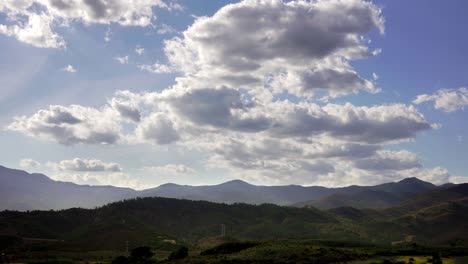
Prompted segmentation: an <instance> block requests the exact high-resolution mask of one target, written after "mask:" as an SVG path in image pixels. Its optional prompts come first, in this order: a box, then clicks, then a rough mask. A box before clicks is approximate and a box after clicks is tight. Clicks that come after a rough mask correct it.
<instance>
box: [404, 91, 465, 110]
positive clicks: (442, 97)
mask: <svg viewBox="0 0 468 264" xmlns="http://www.w3.org/2000/svg"><path fill="white" fill-rule="evenodd" d="M431 101H433V102H434V107H435V109H439V110H443V111H445V112H455V111H458V110H463V109H465V106H467V105H468V89H467V88H465V87H461V88H458V89H441V90H438V91H437V92H436V93H434V94H431V95H430V94H420V95H418V96H417V97H416V99H414V100H413V103H415V104H422V103H425V102H431Z"/></svg>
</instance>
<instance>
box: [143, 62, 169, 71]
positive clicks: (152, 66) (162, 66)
mask: <svg viewBox="0 0 468 264" xmlns="http://www.w3.org/2000/svg"><path fill="white" fill-rule="evenodd" d="M138 68H139V69H140V70H142V71H147V72H152V73H171V72H173V71H174V68H172V67H171V66H169V65H166V64H160V63H158V62H156V63H154V64H149V65H148V64H143V65H138Z"/></svg>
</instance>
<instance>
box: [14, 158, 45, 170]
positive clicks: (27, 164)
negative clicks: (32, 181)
mask: <svg viewBox="0 0 468 264" xmlns="http://www.w3.org/2000/svg"><path fill="white" fill-rule="evenodd" d="M19 165H20V167H21V168H25V169H30V168H37V167H39V166H41V163H40V162H38V161H35V160H33V159H22V160H20V163H19Z"/></svg>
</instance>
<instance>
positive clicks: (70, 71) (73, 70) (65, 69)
mask: <svg viewBox="0 0 468 264" xmlns="http://www.w3.org/2000/svg"><path fill="white" fill-rule="evenodd" d="M62 71H65V72H69V73H75V72H77V70H76V68H75V67H73V65H70V64H68V65H67V66H66V67H64V68H62Z"/></svg>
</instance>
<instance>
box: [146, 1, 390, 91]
mask: <svg viewBox="0 0 468 264" xmlns="http://www.w3.org/2000/svg"><path fill="white" fill-rule="evenodd" d="M380 12H381V11H380V9H379V8H378V7H376V6H375V5H373V4H372V3H370V2H367V1H354V0H353V1H338V0H330V1H311V2H306V1H288V2H283V1H280V0H269V1H260V0H246V1H242V2H239V3H236V4H230V5H227V6H225V7H223V8H221V9H220V10H219V11H218V12H216V13H215V14H214V15H213V16H211V17H199V18H197V19H196V21H195V22H194V23H193V24H192V25H191V26H190V27H189V28H188V29H187V30H186V31H184V32H183V33H182V37H175V38H173V39H170V40H167V41H166V43H165V53H166V55H167V58H168V64H167V65H166V66H167V67H163V66H162V65H158V64H157V65H156V67H155V68H156V69H157V70H153V72H155V73H161V72H166V71H162V70H158V69H162V68H164V69H174V70H178V71H181V72H183V73H184V74H185V78H179V79H178V82H179V84H181V85H190V86H191V87H196V86H197V85H206V83H209V84H210V85H212V86H215V87H216V86H227V87H231V88H236V89H237V88H239V87H242V88H246V89H249V90H250V91H251V93H253V94H256V95H258V93H260V92H265V91H264V90H269V91H270V92H272V93H274V94H277V93H281V92H282V91H283V90H284V91H287V92H289V93H291V94H294V95H299V96H302V95H308V96H312V95H313V94H314V93H315V92H316V91H319V90H320V91H324V92H326V93H328V95H329V96H331V97H336V96H343V95H346V94H349V93H356V92H358V91H361V90H365V91H368V92H372V93H375V92H378V91H379V89H378V88H376V87H375V83H374V81H375V80H374V79H370V80H367V79H365V78H363V77H361V76H360V75H359V74H358V73H357V72H356V71H355V70H354V69H353V68H352V66H351V65H350V64H349V61H350V60H352V59H357V58H363V57H369V56H373V53H372V51H369V48H368V47H367V46H366V42H365V41H363V38H361V36H362V35H364V34H366V33H368V32H369V31H371V30H372V29H378V30H380V31H381V32H383V30H384V26H383V24H384V21H383V18H382V17H381V15H380ZM292 81H293V82H294V85H291V84H290V82H292Z"/></svg>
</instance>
